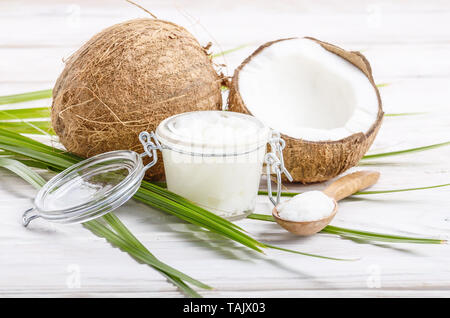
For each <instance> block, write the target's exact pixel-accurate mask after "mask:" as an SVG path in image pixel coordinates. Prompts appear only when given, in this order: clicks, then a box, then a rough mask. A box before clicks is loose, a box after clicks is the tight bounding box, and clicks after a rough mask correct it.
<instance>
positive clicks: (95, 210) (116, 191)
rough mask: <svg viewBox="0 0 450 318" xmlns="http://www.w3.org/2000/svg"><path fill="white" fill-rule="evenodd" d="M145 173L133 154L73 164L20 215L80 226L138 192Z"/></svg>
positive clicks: (115, 153) (118, 153)
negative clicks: (78, 224) (32, 205)
mask: <svg viewBox="0 0 450 318" xmlns="http://www.w3.org/2000/svg"><path fill="white" fill-rule="evenodd" d="M144 173H145V169H144V165H143V162H142V158H141V155H139V154H137V153H136V152H134V151H128V150H123V151H111V152H107V153H103V154H100V155H97V156H94V157H91V158H89V159H87V160H84V161H82V162H80V163H78V164H75V165H73V166H71V167H69V168H68V169H66V170H64V171H63V172H61V173H59V174H58V175H56V176H55V177H53V178H52V179H50V180H49V181H48V182H47V183H46V184H45V185H44V186H43V187H42V188H41V189H40V191H39V192H38V194H37V195H36V197H35V200H34V208H33V209H30V210H29V211H27V213H26V214H25V215H24V224H25V225H26V224H28V223H29V221H31V219H34V218H37V217H41V218H43V219H46V220H49V221H53V222H59V223H80V222H86V221H89V220H91V219H94V218H97V217H99V216H102V215H104V214H106V213H108V212H110V211H112V210H114V209H116V208H118V207H119V206H121V205H122V204H124V203H125V202H126V201H128V200H129V199H130V198H131V197H132V196H133V195H134V194H135V193H136V191H137V190H138V189H139V186H140V184H141V181H142V178H143V177H144Z"/></svg>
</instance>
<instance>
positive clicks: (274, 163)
mask: <svg viewBox="0 0 450 318" xmlns="http://www.w3.org/2000/svg"><path fill="white" fill-rule="evenodd" d="M269 145H270V152H268V153H267V154H266V156H265V158H264V161H265V163H266V171H267V195H268V197H269V199H270V201H271V202H272V204H273V205H274V206H277V205H278V204H279V203H280V197H281V186H282V182H281V174H282V173H284V175H285V176H286V177H287V178H288V180H289V181H291V182H292V176H291V174H290V173H289V171H287V170H286V167H285V166H284V159H283V149H284V147H285V146H286V142H285V141H284V140H283V138H281V135H280V133H279V132H273V133H272V138H270V139H269ZM272 172H274V173H275V174H276V175H277V196H276V200H275V199H274V198H273V195H272V182H271V181H272V180H271V179H270V175H271V173H272Z"/></svg>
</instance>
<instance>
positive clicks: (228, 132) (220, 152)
mask: <svg viewBox="0 0 450 318" xmlns="http://www.w3.org/2000/svg"><path fill="white" fill-rule="evenodd" d="M270 136H271V131H270V129H269V128H268V127H267V126H265V125H264V124H262V123H261V122H260V121H259V120H258V119H256V118H255V117H253V116H249V115H245V114H240V113H234V112H227V111H199V112H190V113H183V114H179V115H176V116H172V117H170V118H167V119H166V120H164V121H163V122H162V123H161V124H160V125H159V126H158V128H157V130H156V137H157V139H158V140H159V142H160V143H161V146H162V153H163V156H162V157H163V160H164V168H165V174H166V181H167V187H168V189H169V190H170V191H172V192H174V193H177V194H179V195H181V196H183V197H185V198H187V199H189V200H191V201H193V202H194V203H196V204H197V205H199V206H201V207H203V208H205V209H207V210H209V211H210V212H213V213H215V214H217V215H220V216H222V217H224V218H227V219H231V220H235V219H239V218H242V217H245V216H246V215H248V214H250V213H251V212H252V211H253V209H254V207H255V203H256V198H257V195H258V188H259V182H260V177H261V172H262V165H263V162H264V156H265V153H266V145H267V142H268V140H269V138H270Z"/></svg>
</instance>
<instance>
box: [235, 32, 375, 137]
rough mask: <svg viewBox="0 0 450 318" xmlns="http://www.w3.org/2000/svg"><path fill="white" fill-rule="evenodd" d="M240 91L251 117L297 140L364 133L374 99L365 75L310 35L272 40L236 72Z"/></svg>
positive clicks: (371, 116) (372, 118)
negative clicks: (304, 37) (307, 36)
mask: <svg viewBox="0 0 450 318" xmlns="http://www.w3.org/2000/svg"><path fill="white" fill-rule="evenodd" d="M238 84H239V92H240V95H241V98H242V100H243V102H244V104H245V106H246V107H247V109H248V110H249V112H250V113H252V115H254V116H255V117H257V118H258V119H260V120H261V121H262V122H263V123H265V124H266V125H267V126H269V127H271V128H272V129H275V130H277V131H279V132H280V133H282V134H285V135H288V136H290V137H293V138H296V139H304V140H308V141H335V140H340V139H343V138H345V137H347V136H350V135H352V134H355V133H358V132H362V133H365V132H367V131H368V130H369V129H370V128H371V126H372V125H373V124H374V123H375V121H376V119H377V114H378V99H377V95H376V92H375V89H374V87H373V86H372V84H371V82H370V81H369V79H368V78H367V77H366V76H365V74H364V73H363V72H362V71H361V70H360V69H358V68H357V67H356V66H354V65H353V64H351V63H350V62H348V61H347V60H345V59H343V58H341V57H339V56H338V55H336V54H334V53H331V52H329V51H327V50H326V49H324V48H323V47H322V46H321V45H320V44H318V43H316V42H314V41H313V40H309V39H293V40H285V41H280V42H276V43H274V44H272V45H270V46H268V47H266V48H265V49H263V50H262V51H260V52H259V53H258V54H256V55H254V56H253V57H252V58H251V60H250V61H249V62H248V63H247V64H246V65H245V66H244V67H243V68H242V69H241V71H240V73H239V83H238Z"/></svg>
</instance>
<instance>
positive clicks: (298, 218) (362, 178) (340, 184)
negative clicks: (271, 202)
mask: <svg viewBox="0 0 450 318" xmlns="http://www.w3.org/2000/svg"><path fill="white" fill-rule="evenodd" d="M379 176H380V173H379V172H376V171H357V172H354V173H351V174H348V175H346V176H344V177H342V178H340V179H338V180H336V181H334V182H333V183H332V184H330V185H329V186H328V187H327V188H326V189H325V190H324V191H309V192H304V193H301V194H299V195H296V196H294V197H293V198H292V199H290V200H288V201H285V202H282V203H280V204H278V205H277V206H276V207H274V209H273V211H272V215H273V217H274V219H275V221H276V222H277V223H278V224H279V225H280V226H282V227H283V228H285V229H286V230H288V231H289V232H291V233H293V234H296V235H302V236H307V235H312V234H315V233H317V232H319V231H321V230H322V229H323V228H324V227H325V226H327V225H328V224H329V223H330V222H331V220H333V218H334V216H335V215H336V212H337V208H338V204H337V202H338V201H339V200H342V199H344V198H346V197H348V196H349V195H352V194H353V193H355V192H357V191H360V190H362V189H365V188H367V187H370V186H371V185H373V184H375V183H376V182H377V181H378V178H379Z"/></svg>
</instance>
